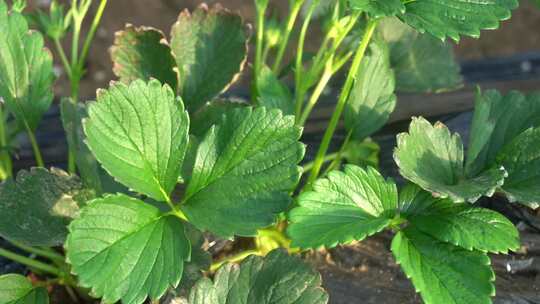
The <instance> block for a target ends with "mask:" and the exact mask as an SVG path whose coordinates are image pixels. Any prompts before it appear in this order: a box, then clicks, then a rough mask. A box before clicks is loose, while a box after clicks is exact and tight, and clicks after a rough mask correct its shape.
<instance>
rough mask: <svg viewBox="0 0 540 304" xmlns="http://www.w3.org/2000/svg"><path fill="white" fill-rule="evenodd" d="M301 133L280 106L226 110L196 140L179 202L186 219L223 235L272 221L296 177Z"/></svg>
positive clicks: (250, 231) (248, 231)
mask: <svg viewBox="0 0 540 304" xmlns="http://www.w3.org/2000/svg"><path fill="white" fill-rule="evenodd" d="M300 135H301V129H300V128H299V127H297V126H295V124H294V117H292V116H283V115H282V114H281V112H280V111H279V110H276V109H274V110H267V109H265V108H254V109H252V108H249V107H246V108H239V109H234V110H231V111H228V112H227V114H226V115H225V117H224V120H223V121H222V123H220V124H219V125H218V126H215V127H213V128H211V129H210V131H208V133H207V134H206V136H205V137H204V139H203V140H202V141H201V143H200V144H199V147H198V151H197V157H196V160H195V165H194V168H193V174H192V176H191V181H190V182H189V184H188V187H187V190H186V194H185V197H184V202H183V204H182V205H181V208H182V210H183V211H184V212H185V214H186V215H187V217H188V218H189V220H190V222H191V223H193V224H194V225H195V226H196V227H198V228H199V229H201V230H205V229H207V230H210V231H211V232H212V233H214V234H217V235H219V236H222V237H230V236H232V235H233V234H235V235H242V236H253V235H255V234H256V229H258V228H262V227H266V226H268V225H270V224H272V223H273V222H274V220H275V217H276V215H277V214H278V213H280V212H282V211H284V210H285V209H286V208H287V207H288V206H289V204H290V202H291V197H290V195H289V193H290V192H291V191H292V190H293V189H294V187H295V186H296V185H297V183H298V180H299V178H300V173H301V169H300V168H299V167H298V165H297V164H298V163H299V162H300V160H301V159H302V157H303V156H304V146H303V145H302V144H301V143H300V142H298V139H299V138H300Z"/></svg>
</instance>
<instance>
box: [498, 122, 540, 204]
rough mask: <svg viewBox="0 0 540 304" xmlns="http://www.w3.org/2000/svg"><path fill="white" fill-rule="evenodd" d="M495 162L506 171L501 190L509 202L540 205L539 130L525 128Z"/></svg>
mask: <svg viewBox="0 0 540 304" xmlns="http://www.w3.org/2000/svg"><path fill="white" fill-rule="evenodd" d="M498 163H500V164H502V166H504V168H505V169H506V170H507V171H508V177H507V178H506V180H505V181H504V185H503V186H502V190H503V191H504V193H505V194H506V196H507V197H508V199H509V200H510V201H511V202H519V203H522V204H524V205H526V206H528V207H531V208H538V207H539V206H540V187H539V186H540V128H534V129H532V128H531V129H528V130H527V131H525V132H523V133H521V134H520V135H519V136H517V137H516V138H515V139H514V140H513V141H512V142H511V143H509V144H507V145H506V146H505V148H504V149H503V150H502V151H501V152H500V153H499V156H498Z"/></svg>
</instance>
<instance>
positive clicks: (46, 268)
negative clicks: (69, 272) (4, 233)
mask: <svg viewBox="0 0 540 304" xmlns="http://www.w3.org/2000/svg"><path fill="white" fill-rule="evenodd" d="M0 256H3V257H5V258H8V259H10V260H12V261H15V262H17V263H19V264H23V265H26V266H28V267H31V268H35V269H37V270H41V271H43V272H46V273H49V274H52V275H55V276H57V277H61V278H63V277H64V276H65V273H64V272H63V271H61V270H60V269H58V268H56V267H54V266H52V265H49V264H45V263H42V262H40V261H36V260H34V259H31V258H28V257H25V256H22V255H19V254H16V253H14V252H11V251H9V250H6V249H4V248H0Z"/></svg>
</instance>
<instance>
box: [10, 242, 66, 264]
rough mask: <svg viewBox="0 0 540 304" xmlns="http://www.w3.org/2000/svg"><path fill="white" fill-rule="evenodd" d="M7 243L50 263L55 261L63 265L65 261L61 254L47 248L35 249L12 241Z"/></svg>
mask: <svg viewBox="0 0 540 304" xmlns="http://www.w3.org/2000/svg"><path fill="white" fill-rule="evenodd" d="M8 241H9V242H10V243H11V244H13V245H14V246H15V247H18V248H20V249H22V250H24V251H26V252H29V253H34V254H36V255H39V256H42V257H45V258H48V259H50V260H51V261H57V262H61V263H64V261H65V259H64V257H63V256H62V255H61V254H58V253H56V252H55V251H54V250H51V249H49V248H36V247H31V246H26V245H24V244H21V243H19V242H16V241H12V240H8Z"/></svg>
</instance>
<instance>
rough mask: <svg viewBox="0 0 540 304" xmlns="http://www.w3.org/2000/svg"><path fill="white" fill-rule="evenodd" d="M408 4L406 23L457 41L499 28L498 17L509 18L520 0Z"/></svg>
mask: <svg viewBox="0 0 540 304" xmlns="http://www.w3.org/2000/svg"><path fill="white" fill-rule="evenodd" d="M380 1H383V0H380ZM405 6H406V12H405V13H404V14H401V15H399V18H400V19H402V20H403V21H404V22H405V23H407V24H409V25H410V26H412V27H413V28H415V29H417V30H418V31H420V32H422V33H423V32H428V33H430V34H432V35H433V36H435V37H437V38H440V39H444V38H446V37H450V38H452V39H454V40H456V41H458V40H459V38H460V35H467V36H471V37H479V36H480V30H484V29H496V28H498V27H499V21H502V20H506V19H509V18H510V15H511V10H513V9H515V8H517V7H518V1H517V0H485V1H469V0H416V1H407V2H406V4H405Z"/></svg>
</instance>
